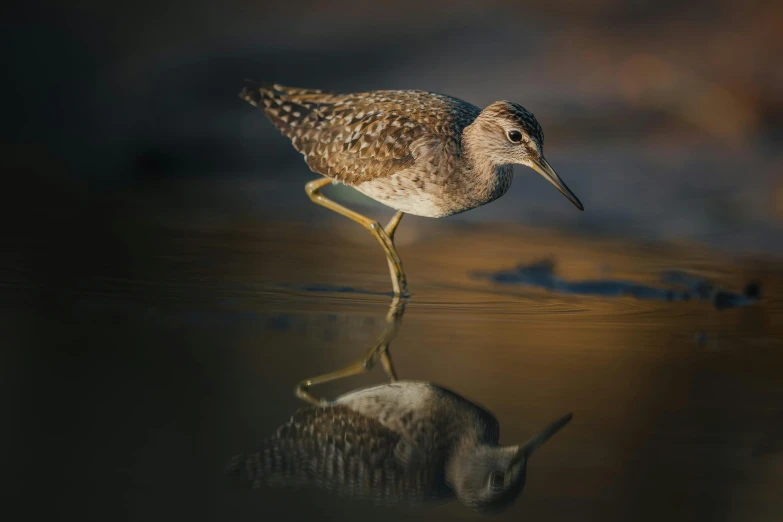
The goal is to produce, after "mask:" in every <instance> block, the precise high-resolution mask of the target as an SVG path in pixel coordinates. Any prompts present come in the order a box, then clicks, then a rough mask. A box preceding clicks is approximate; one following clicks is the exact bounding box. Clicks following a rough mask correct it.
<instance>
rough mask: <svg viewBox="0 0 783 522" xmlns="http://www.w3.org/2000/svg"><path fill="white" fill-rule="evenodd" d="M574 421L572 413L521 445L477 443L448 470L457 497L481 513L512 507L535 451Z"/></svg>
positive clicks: (456, 458)
mask: <svg viewBox="0 0 783 522" xmlns="http://www.w3.org/2000/svg"><path fill="white" fill-rule="evenodd" d="M570 420H571V414H570V413H569V414H568V415H566V416H565V417H563V418H561V419H560V420H558V421H557V422H555V423H553V424H552V425H550V426H549V427H547V428H546V429H545V430H544V431H542V432H541V433H539V434H538V435H536V436H535V437H534V438H532V439H531V440H530V441H528V442H527V443H525V444H521V445H518V446H494V447H493V446H478V447H476V448H471V449H469V450H466V451H463V452H461V453H460V454H458V455H457V456H455V457H454V459H453V460H452V462H451V463H450V465H449V469H448V470H447V475H448V481H449V484H450V485H451V487H452V488H453V489H454V492H455V493H456V495H457V498H459V500H460V501H461V502H462V503H463V504H465V505H466V506H468V507H470V508H472V509H475V510H476V511H479V512H481V513H497V512H500V511H503V510H504V509H506V508H507V507H509V506H510V505H511V504H512V503H513V502H514V500H515V499H516V498H517V497H518V496H519V494H520V493H521V492H522V489H524V487H525V480H526V478H527V461H528V459H529V458H530V456H531V455H532V454H533V452H534V451H535V450H536V449H538V448H539V447H540V446H541V445H542V444H544V442H546V441H547V440H549V438H550V437H552V435H554V434H555V433H557V432H558V431H559V430H560V429H561V428H562V427H563V426H565V425H566V424H568V421H570Z"/></svg>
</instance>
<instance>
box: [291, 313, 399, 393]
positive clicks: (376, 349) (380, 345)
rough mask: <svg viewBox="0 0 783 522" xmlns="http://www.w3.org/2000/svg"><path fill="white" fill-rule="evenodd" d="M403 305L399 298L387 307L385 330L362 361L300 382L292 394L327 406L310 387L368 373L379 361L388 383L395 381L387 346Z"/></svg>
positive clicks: (396, 325)
mask: <svg viewBox="0 0 783 522" xmlns="http://www.w3.org/2000/svg"><path fill="white" fill-rule="evenodd" d="M405 304H406V303H405V301H402V300H400V298H399V297H395V298H394V300H393V301H392V304H391V306H390V307H389V313H388V314H387V315H386V328H384V329H383V332H381V335H380V336H379V337H378V340H377V341H376V342H375V345H374V346H373V347H372V348H370V350H369V351H368V352H367V354H365V356H364V357H363V358H362V359H360V360H359V361H357V362H355V363H353V364H351V365H349V366H346V367H345V368H342V369H340V370H337V371H334V372H330V373H325V374H323V375H319V376H317V377H313V378H311V379H305V380H303V381H301V382H300V383H299V384H297V385H296V388H295V389H294V394H295V395H296V396H297V397H298V398H300V399H302V400H303V401H306V402H309V403H310V404H315V405H316V406H324V405H327V404H329V401H327V400H326V399H316V398H315V396H314V395H313V394H311V393H310V387H312V386H315V385H317V384H324V383H326V382H330V381H336V380H338V379H344V378H345V377H350V376H352V375H358V374H360V373H364V372H368V371H370V370H371V369H372V368H373V367H374V366H375V365H376V364H377V363H378V361H379V360H380V361H381V364H382V365H383V369H384V370H385V371H386V374H387V375H388V377H389V381H391V382H394V381H396V380H397V373H396V372H395V371H394V365H393V364H392V360H391V354H390V353H389V344H391V342H392V340H393V339H394V337H395V336H396V335H397V329H398V328H399V326H400V322H401V321H402V316H403V314H404V313H405Z"/></svg>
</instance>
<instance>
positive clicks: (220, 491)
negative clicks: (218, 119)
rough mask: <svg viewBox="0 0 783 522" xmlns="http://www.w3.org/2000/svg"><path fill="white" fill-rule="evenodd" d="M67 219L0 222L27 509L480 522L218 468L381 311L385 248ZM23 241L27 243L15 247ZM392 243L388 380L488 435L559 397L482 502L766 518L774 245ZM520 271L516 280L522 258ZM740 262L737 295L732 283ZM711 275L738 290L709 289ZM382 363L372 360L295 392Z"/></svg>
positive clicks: (498, 237) (328, 393) (374, 329)
mask: <svg viewBox="0 0 783 522" xmlns="http://www.w3.org/2000/svg"><path fill="white" fill-rule="evenodd" d="M413 223H415V222H413ZM405 224H406V223H403V225H405ZM77 225H78V224H77V223H74V222H64V223H60V224H53V225H51V227H52V229H50V233H49V234H41V235H37V236H35V235H33V236H26V237H24V238H16V239H14V240H13V241H12V247H13V248H12V252H15V254H14V255H9V256H8V257H6V258H5V261H4V264H3V265H2V266H3V271H2V275H3V277H2V284H3V287H2V288H3V293H2V295H3V296H4V297H3V299H2V305H3V316H4V318H6V319H4V321H3V323H2V324H3V329H4V331H5V332H6V335H5V336H4V337H5V338H6V339H10V340H11V346H12V347H13V346H19V347H25V349H24V350H19V351H18V352H16V351H11V352H10V353H11V358H12V362H13V363H18V364H19V365H20V366H21V367H22V368H23V370H24V372H23V373H20V374H19V375H25V378H24V379H23V380H22V379H16V380H10V381H9V382H10V383H11V384H12V385H13V386H15V385H18V386H16V387H18V390H19V391H20V393H19V396H20V397H22V401H21V402H20V403H19V404H22V407H21V408H19V409H18V411H16V413H18V414H19V416H20V419H21V423H20V425H21V426H23V427H24V433H23V434H21V436H20V438H19V439H18V442H19V443H20V447H24V448H32V449H30V450H25V451H23V452H21V453H20V454H19V455H18V456H17V457H18V458H20V459H22V461H23V463H24V464H25V465H24V467H23V469H24V471H23V472H22V474H21V478H22V479H24V481H29V483H38V484H41V487H42V488H45V490H46V498H47V503H46V505H45V506H44V505H37V504H32V507H30V509H31V510H32V511H36V510H38V509H43V508H44V507H50V506H54V507H55V508H56V509H58V510H61V511H70V512H79V513H81V514H82V517H83V518H86V519H105V518H120V519H131V520H164V519H168V520H171V519H178V520H182V519H185V520H187V519H190V520H281V521H283V520H302V519H307V518H311V519H313V518H315V519H318V520H367V519H373V520H399V519H400V518H401V517H403V516H404V517H410V518H411V519H414V520H428V521H429V520H458V519H467V518H470V519H475V518H479V517H480V515H477V514H474V513H473V512H471V511H469V510H468V509H467V508H465V507H464V506H462V505H460V504H459V503H458V502H456V501H454V502H450V503H446V504H442V505H433V506H428V507H421V508H410V507H405V506H396V507H394V506H392V507H388V506H378V505H375V504H374V503H372V502H371V501H365V500H353V499H347V498H343V497H340V496H338V495H334V494H331V493H329V492H327V491H322V490H319V489H315V488H303V489H291V488H283V487H262V488H260V489H256V490H253V489H247V488H238V487H236V486H235V485H234V484H233V483H232V482H231V481H230V480H228V479H227V477H226V469H227V464H228V461H229V459H230V458H231V457H232V456H233V455H235V454H237V453H240V452H243V451H246V450H248V449H250V448H252V447H253V446H254V445H255V444H256V443H257V442H259V441H260V440H261V439H262V438H263V437H265V436H267V435H269V434H271V433H272V432H274V430H275V429H276V428H277V427H278V426H279V425H281V424H283V423H284V422H285V421H287V420H288V418H289V417H290V416H291V414H292V413H293V412H294V411H295V410H296V409H297V408H299V407H302V406H304V403H302V402H301V401H300V400H299V399H297V398H296V397H295V396H294V394H293V389H294V385H295V384H296V383H297V382H299V381H300V380H302V379H304V378H307V377H311V376H315V375H318V374H322V373H324V372H328V371H331V370H336V369H338V368H340V367H343V366H346V365H348V364H350V363H352V362H354V361H356V360H357V359H359V358H360V357H362V356H363V354H364V353H365V352H366V351H367V350H368V349H369V348H370V347H371V346H372V345H373V343H374V342H375V340H376V338H377V337H378V335H379V334H380V333H381V332H382V331H383V329H384V327H385V326H386V322H385V316H386V314H387V311H388V307H389V305H390V304H391V301H392V300H391V297H390V296H389V295H388V292H389V290H390V286H389V282H388V275H387V272H386V270H387V269H386V264H385V261H384V259H383V255H382V253H381V251H380V249H378V248H377V245H376V244H375V243H374V241H373V239H372V238H371V237H370V236H369V235H368V234H366V233H364V231H362V230H361V229H358V230H356V229H354V227H352V226H351V224H349V223H347V224H346V223H342V222H341V221H339V220H336V221H333V222H325V223H323V224H320V225H311V224H305V223H301V224H297V223H283V222H269V221H265V222H261V221H247V222H241V223H240V222H235V223H232V224H231V226H230V227H228V226H226V227H212V228H206V227H204V226H202V225H198V226H185V225H183V224H182V223H179V224H176V225H170V226H166V227H163V226H160V225H152V224H145V223H142V222H138V221H124V222H122V223H114V222H112V223H107V224H106V225H105V227H103V228H102V227H97V228H95V227H93V228H90V229H83V228H82V229H79V228H78V226H77ZM408 225H411V223H408ZM42 245H46V248H47V251H48V252H50V253H51V255H49V256H47V258H46V259H43V258H38V257H35V258H34V257H32V256H29V255H28V254H26V253H25V252H31V251H32V247H40V246H42ZM399 250H400V254H401V256H402V258H403V261H404V263H405V267H406V269H407V271H408V279H409V284H410V289H411V292H412V296H411V298H410V299H409V300H408V302H407V305H406V308H405V314H404V316H403V317H402V321H401V324H400V326H399V330H398V332H397V337H396V338H395V339H394V341H393V343H392V344H391V348H390V353H391V356H392V359H393V361H394V365H395V367H396V370H397V372H398V374H399V377H400V378H404V379H418V380H427V381H432V382H435V383H438V384H440V385H442V386H445V387H447V388H450V389H452V390H454V391H455V392H457V393H459V394H461V395H463V396H465V397H467V398H469V399H470V400H472V401H474V402H476V403H478V404H481V405H482V406H484V407H485V408H487V409H488V410H489V411H491V412H493V413H494V414H495V415H496V416H497V418H498V420H499V422H500V427H501V443H513V442H521V441H524V440H526V439H527V438H528V437H530V436H531V435H533V434H534V432H535V431H536V430H538V429H540V428H542V427H543V426H545V425H547V424H548V423H549V422H551V421H552V420H554V419H556V418H558V417H560V416H562V415H563V414H565V413H567V412H573V414H574V418H573V420H572V421H571V423H570V424H569V425H568V426H567V427H566V428H565V429H563V430H562V432H560V433H559V434H558V435H557V436H556V437H555V438H553V439H552V440H551V441H550V442H549V443H547V445H546V446H544V447H543V448H542V449H541V450H540V451H539V452H538V453H537V454H536V455H535V457H534V458H533V459H532V460H531V462H530V465H529V467H528V481H527V487H526V489H525V491H524V492H523V493H522V495H521V497H520V498H519V499H518V500H517V502H516V503H515V504H514V505H513V506H512V507H511V508H510V509H509V510H508V511H506V512H504V513H503V514H501V515H499V516H497V517H495V518H497V519H498V520H520V519H531V520H532V519H544V520H574V519H579V520H600V521H602V522H605V521H608V520H618V521H620V520H661V519H666V520H743V521H745V520H779V519H780V518H779V517H780V514H781V513H782V512H783V505H781V502H780V496H779V492H780V490H781V487H783V372H782V370H783V320H782V319H783V301H781V290H782V289H783V285H782V283H781V281H783V279H781V272H780V269H779V266H780V264H779V263H776V262H775V261H774V260H765V259H740V258H738V257H737V256H732V255H729V254H727V253H726V252H721V253H718V252H715V251H711V250H705V249H701V248H698V247H695V246H689V245H632V244H628V243H620V242H612V241H609V240H600V239H596V238H579V237H573V236H566V235H563V234H560V233H555V232H551V231H545V230H533V229H525V228H520V227H514V226H508V227H504V226H499V225H493V226H452V225H449V224H443V225H441V226H440V227H439V228H437V229H433V228H426V227H421V228H419V227H416V226H408V227H405V226H402V227H401V229H400V232H399ZM544 261H546V262H544ZM542 263H543V264H542ZM44 266H45V267H46V268H47V270H46V271H43V270H38V269H40V268H42V267H44ZM531 266H533V267H538V269H537V270H538V271H535V270H534V271H533V272H532V274H533V276H532V279H531V277H527V276H530V274H531V273H530V272H529V271H528V272H525V271H524V270H523V271H521V272H520V270H519V269H518V267H531ZM542 266H543V267H548V268H545V269H544V271H543V272H542V271H541V267H542ZM520 273H522V274H523V275H526V277H527V278H526V279H525V278H522V280H521V281H520V280H519V278H517V280H514V278H513V277H512V278H511V279H509V277H508V274H520ZM482 274H483V276H482ZM499 274H501V275H502V274H506V276H504V277H500V276H499ZM542 274H543V281H544V282H548V283H547V284H537V283H540V282H541V281H542V279H541V278H540V276H542ZM672 274H678V275H677V277H679V279H677V277H674V278H672V277H673V276H672ZM683 274H686V275H683ZM537 278H538V279H537ZM707 280H708V281H710V282H711V283H710V284H711V285H712V286H710V287H709V288H710V289H712V290H710V291H712V292H713V293H712V294H710V292H709V291H708V292H706V294H704V295H701V296H700V295H699V294H698V291H697V290H698V288H702V287H699V284H696V285H695V286H694V284H693V282H694V281H697V282H699V281H701V282H703V281H707ZM552 281H555V282H556V283H557V284H550V283H552ZM585 281H587V282H590V284H589V285H588V286H587V287H585V286H579V285H584V282H585ZM750 281H754V282H758V283H759V285H760V288H761V299H760V300H758V301H756V300H755V298H754V299H747V298H745V297H744V296H743V290H744V288H745V286H746V284H747V283H748V282H750ZM618 284H620V285H621V286H620V287H619V288H621V289H624V288H628V287H627V286H622V285H631V288H633V289H635V291H634V292H630V293H628V292H623V291H620V292H617V291H616V290H617V288H618V286H617V285H618ZM574 285H577V286H574ZM596 285H597V286H596ZM585 288H586V289H587V290H589V291H584V290H585ZM694 288H696V289H697V290H694ZM639 289H643V290H645V291H644V292H639V291H638V290H639ZM715 289H719V290H721V291H725V292H727V293H730V294H731V295H735V296H738V298H741V301H739V302H737V303H735V304H737V306H732V307H716V306H715V302H714V300H711V298H710V295H714V294H715ZM575 290H580V291H575ZM687 292H691V293H692V294H693V295H691V298H689V299H687V300H686V299H680V298H679V297H677V296H683V295H684V294H685V293H687ZM753 295H754V296H755V295H756V294H755V293H753ZM668 296H675V297H677V298H672V299H669V298H668ZM705 296H706V297H705ZM385 379H386V376H385V374H384V372H383V371H382V370H381V368H380V367H378V368H375V369H374V370H372V371H371V372H369V373H367V374H364V375H360V376H357V377H353V378H350V379H345V380H343V381H338V382H334V383H329V384H327V385H324V386H321V387H318V388H314V389H313V393H314V394H316V395H318V396H323V397H327V398H333V397H335V396H336V395H338V394H341V393H344V392H347V391H349V390H352V389H355V388H356V387H359V386H364V385H369V384H377V383H382V382H385ZM53 484H54V486H53Z"/></svg>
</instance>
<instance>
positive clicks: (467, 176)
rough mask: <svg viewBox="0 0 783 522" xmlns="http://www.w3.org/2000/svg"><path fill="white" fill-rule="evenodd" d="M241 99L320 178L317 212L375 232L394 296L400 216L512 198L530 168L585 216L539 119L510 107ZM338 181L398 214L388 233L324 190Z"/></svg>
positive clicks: (262, 89)
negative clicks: (517, 177)
mask: <svg viewBox="0 0 783 522" xmlns="http://www.w3.org/2000/svg"><path fill="white" fill-rule="evenodd" d="M240 96H241V97H242V98H243V99H244V100H246V101H248V102H249V103H251V104H252V105H254V106H256V107H259V108H261V109H263V110H264V112H265V113H266V115H267V116H268V117H269V119H270V120H271V121H272V123H274V125H275V126H276V127H277V128H278V129H279V130H280V131H281V132H282V133H283V134H284V135H285V136H286V137H288V138H289V139H290V140H291V142H292V143H293V145H294V148H296V150H297V151H299V152H301V153H302V155H303V156H304V158H305V162H306V163H307V165H308V166H309V167H310V169H311V170H312V171H313V172H316V173H318V174H321V175H323V176H324V177H323V178H320V179H317V180H315V181H311V182H309V183H307V184H306V185H305V190H306V192H307V194H308V195H309V196H310V199H312V200H313V201H314V202H315V203H318V204H319V205H323V206H324V207H326V208H329V209H331V210H333V211H335V212H338V213H339V214H342V215H344V216H346V217H348V218H350V219H352V220H354V221H356V222H357V223H360V224H361V225H362V226H364V227H365V228H366V229H368V230H369V231H370V232H371V233H372V234H373V235H374V236H375V238H376V239H377V240H378V242H379V243H380V244H381V246H382V247H383V250H384V252H385V253H386V257H387V259H388V262H389V269H390V272H391V278H392V286H393V289H394V293H395V295H406V294H407V284H406V277H405V272H404V271H403V268H402V262H401V261H400V257H399V255H398V254H397V250H396V248H395V246H394V231H395V230H396V228H397V225H398V224H399V223H400V220H401V219H402V216H403V214H405V213H408V214H413V215H417V216H425V217H432V218H439V217H446V216H451V215H454V214H458V213H460V212H465V211H466V210H470V209H473V208H476V207H479V206H481V205H484V204H486V203H489V202H490V201H494V200H495V199H497V198H499V197H500V196H502V195H503V194H505V193H506V191H508V189H509V187H510V186H511V180H512V176H513V165H514V164H520V165H526V166H528V167H530V168H532V169H533V170H535V171H536V172H538V173H539V174H541V175H542V176H543V177H544V178H545V179H546V180H547V181H549V182H550V183H552V184H553V185H554V186H555V187H556V188H557V189H558V190H559V191H560V192H561V193H562V194H563V195H565V196H566V197H567V198H568V199H569V200H571V202H572V203H573V204H574V205H576V207H577V208H579V210H584V207H583V206H582V203H580V201H579V199H578V198H577V197H576V196H575V195H574V194H573V192H571V190H569V188H568V187H567V186H566V185H565V183H564V182H563V181H562V180H561V179H560V177H559V176H558V175H557V174H556V173H555V171H554V170H553V169H552V167H550V166H549V163H548V162H547V160H546V159H545V158H544V133H543V131H542V129H541V125H539V123H538V121H537V120H536V118H535V117H534V116H533V113H531V112H530V111H528V110H527V109H525V108H524V107H522V106H521V105H519V104H518V103H514V102H509V101H499V102H495V103H493V104H491V105H489V106H487V107H485V108H484V109H483V110H482V109H479V108H478V107H476V106H475V105H472V104H470V103H468V102H465V101H462V100H459V99H457V98H453V97H451V96H446V95H443V94H437V93H431V92H424V91H415V90H409V91H399V90H398V91H371V92H363V93H355V94H335V93H331V92H324V91H320V90H311V89H300V88H293V87H285V86H283V85H277V84H261V85H260V86H253V87H245V89H243V90H242V92H241V94H240ZM334 182H340V183H344V184H346V185H349V186H351V187H353V188H355V189H356V190H358V191H359V192H361V193H363V194H365V195H367V196H369V197H371V198H372V199H374V200H376V201H378V202H380V203H383V204H384V205H387V206H389V207H391V208H393V209H395V210H396V211H397V212H396V213H395V214H394V216H393V217H392V219H391V220H390V221H389V223H388V225H387V226H386V227H382V226H381V225H380V224H379V223H378V222H377V221H375V220H372V219H369V218H367V217H365V216H363V215H361V214H359V213H357V212H354V211H353V210H350V209H348V208H346V207H344V206H342V205H340V204H338V203H335V202H334V201H331V200H329V199H327V198H326V197H325V196H324V195H323V194H322V193H321V189H322V188H323V187H324V186H325V185H328V184H330V183H334Z"/></svg>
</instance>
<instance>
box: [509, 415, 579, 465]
mask: <svg viewBox="0 0 783 522" xmlns="http://www.w3.org/2000/svg"><path fill="white" fill-rule="evenodd" d="M573 416H574V415H573V414H572V413H569V414H568V415H565V416H564V417H562V418H561V419H559V420H558V421H556V422H553V423H552V424H550V425H549V426H547V427H546V428H545V429H544V431H542V432H541V433H539V434H538V435H536V436H535V437H533V438H532V439H530V440H529V441H527V442H526V443H524V444H523V445H521V446H519V450H518V452H517V455H518V456H519V458H522V457H524V458H528V457H529V456H530V455H532V454H533V452H534V451H536V450H537V449H538V448H540V447H541V446H542V445H543V444H544V443H545V442H546V441H548V440H549V439H551V438H552V436H553V435H554V434H555V433H557V432H558V431H560V430H561V429H562V428H563V426H565V425H566V424H568V423H569V421H570V420H571V417H573Z"/></svg>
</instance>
